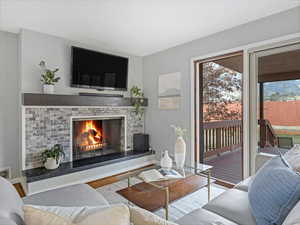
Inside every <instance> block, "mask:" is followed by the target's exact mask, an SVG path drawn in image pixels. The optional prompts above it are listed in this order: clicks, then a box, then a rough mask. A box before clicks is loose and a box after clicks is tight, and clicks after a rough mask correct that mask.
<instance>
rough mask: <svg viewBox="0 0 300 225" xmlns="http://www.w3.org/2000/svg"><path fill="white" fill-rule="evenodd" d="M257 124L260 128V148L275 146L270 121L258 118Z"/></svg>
mask: <svg viewBox="0 0 300 225" xmlns="http://www.w3.org/2000/svg"><path fill="white" fill-rule="evenodd" d="M258 124H259V130H260V131H259V132H260V140H259V146H260V147H261V148H265V147H275V146H277V137H276V134H275V131H274V129H273V127H272V125H271V123H270V121H269V120H258Z"/></svg>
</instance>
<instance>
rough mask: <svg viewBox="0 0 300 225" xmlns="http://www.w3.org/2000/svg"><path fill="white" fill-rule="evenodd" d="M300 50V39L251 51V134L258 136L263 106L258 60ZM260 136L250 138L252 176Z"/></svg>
mask: <svg viewBox="0 0 300 225" xmlns="http://www.w3.org/2000/svg"><path fill="white" fill-rule="evenodd" d="M296 49H300V37H299V38H296V39H293V40H289V41H284V42H278V43H275V44H273V45H268V46H265V48H261V47H260V48H258V49H251V50H249V59H250V68H249V69H250V103H251V112H250V133H255V134H257V132H256V131H257V119H258V110H257V109H258V107H259V104H261V103H260V102H259V101H258V94H259V92H258V91H257V84H258V82H257V81H258V59H259V58H260V57H263V56H268V55H274V54H278V53H282V52H287V51H293V50H296ZM260 107H261V106H260ZM258 138H259V137H258V135H251V137H250V149H251V152H250V159H251V166H250V168H251V171H250V174H255V158H256V155H257V154H258V152H257V146H258V145H257V143H258Z"/></svg>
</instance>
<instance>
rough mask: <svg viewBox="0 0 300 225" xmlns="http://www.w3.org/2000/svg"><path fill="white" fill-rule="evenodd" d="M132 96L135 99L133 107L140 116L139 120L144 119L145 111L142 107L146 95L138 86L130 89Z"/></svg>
mask: <svg viewBox="0 0 300 225" xmlns="http://www.w3.org/2000/svg"><path fill="white" fill-rule="evenodd" d="M130 95H131V97H132V98H133V99H132V105H133V107H134V111H135V114H136V115H137V116H139V119H142V116H143V114H144V109H143V107H142V106H143V103H144V93H143V92H142V89H140V88H139V87H138V86H133V87H132V88H131V89H130Z"/></svg>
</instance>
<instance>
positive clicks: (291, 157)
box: [284, 144, 300, 172]
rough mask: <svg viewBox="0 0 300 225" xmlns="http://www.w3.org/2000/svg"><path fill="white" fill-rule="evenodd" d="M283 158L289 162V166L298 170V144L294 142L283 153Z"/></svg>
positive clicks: (299, 160)
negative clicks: (292, 145)
mask: <svg viewBox="0 0 300 225" xmlns="http://www.w3.org/2000/svg"><path fill="white" fill-rule="evenodd" d="M284 158H285V159H286V161H287V162H288V163H289V164H290V166H291V167H292V168H293V169H294V170H296V171H298V172H300V145H299V144H296V145H294V147H293V148H291V149H290V150H288V151H287V152H286V153H285V154H284Z"/></svg>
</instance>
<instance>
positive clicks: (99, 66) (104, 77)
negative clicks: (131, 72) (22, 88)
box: [71, 46, 128, 91]
mask: <svg viewBox="0 0 300 225" xmlns="http://www.w3.org/2000/svg"><path fill="white" fill-rule="evenodd" d="M127 73H128V58H125V57H121V56H115V55H110V54H106V53H101V52H96V51H91V50H87V49H83V48H78V47H74V46H73V47H72V83H71V86H72V87H79V88H93V89H99V90H122V91H123V90H124V91H125V90H127Z"/></svg>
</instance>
